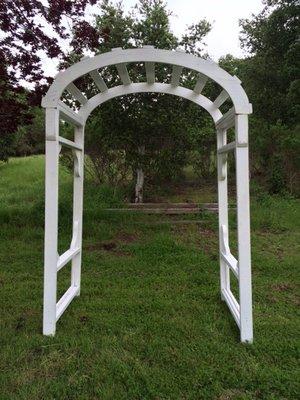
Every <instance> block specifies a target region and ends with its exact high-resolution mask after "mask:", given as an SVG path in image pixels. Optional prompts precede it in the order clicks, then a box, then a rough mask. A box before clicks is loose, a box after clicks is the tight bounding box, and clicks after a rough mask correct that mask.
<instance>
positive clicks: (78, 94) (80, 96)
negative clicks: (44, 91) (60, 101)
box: [66, 82, 88, 104]
mask: <svg viewBox="0 0 300 400" xmlns="http://www.w3.org/2000/svg"><path fill="white" fill-rule="evenodd" d="M66 90H67V91H68V92H69V93H70V94H71V95H72V96H73V97H74V98H75V99H76V100H78V101H79V103H81V104H85V103H87V101H88V99H87V98H86V97H85V95H84V94H83V93H82V92H81V91H80V90H79V89H78V87H77V86H75V85H74V83H73V82H71V83H69V85H68V86H67V87H66Z"/></svg>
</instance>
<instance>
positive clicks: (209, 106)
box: [78, 83, 222, 122]
mask: <svg viewBox="0 0 300 400" xmlns="http://www.w3.org/2000/svg"><path fill="white" fill-rule="evenodd" d="M147 92H149V85H148V83H132V84H131V85H127V86H123V85H119V86H115V87H113V88H111V89H109V90H108V91H107V92H105V93H99V94H97V95H95V96H94V97H91V98H90V99H89V101H88V103H86V104H85V105H84V106H82V107H81V109H80V111H79V113H78V115H79V116H80V117H81V118H82V119H83V120H87V118H88V116H89V115H90V113H91V112H92V111H93V110H94V109H95V108H96V107H98V106H99V105H101V104H103V103H105V102H106V101H108V100H111V99H113V98H115V97H118V96H124V95H126V94H132V93H147ZM151 92H153V93H166V94H171V95H174V96H178V97H183V98H185V99H187V100H190V101H192V102H193V103H195V104H198V105H199V106H201V107H203V108H204V109H205V110H206V111H207V112H208V113H209V114H210V115H211V117H212V119H213V120H214V121H215V122H216V121H217V120H219V119H220V118H221V117H222V113H221V111H220V110H219V109H218V108H216V107H215V106H214V105H213V102H212V101H211V100H209V99H208V98H207V97H205V96H202V95H201V94H200V95H198V96H195V94H194V92H193V91H192V90H190V89H187V88H184V87H182V86H176V87H174V86H172V85H170V84H166V83H154V84H153V85H151Z"/></svg>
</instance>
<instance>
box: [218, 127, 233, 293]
mask: <svg viewBox="0 0 300 400" xmlns="http://www.w3.org/2000/svg"><path fill="white" fill-rule="evenodd" d="M226 143H227V131H226V130H225V129H217V149H218V150H219V149H221V148H222V147H223V146H225V145H226ZM217 158H218V161H217V162H218V204H219V249H220V284H221V299H222V300H225V298H224V292H225V291H226V290H230V275H229V268H228V265H227V264H226V262H225V261H224V259H223V257H222V253H223V251H224V243H223V242H224V241H223V231H224V228H225V229H226V231H227V232H228V183H227V155H226V154H224V155H222V154H219V153H218V155H217Z"/></svg>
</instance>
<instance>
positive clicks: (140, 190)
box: [135, 146, 145, 203]
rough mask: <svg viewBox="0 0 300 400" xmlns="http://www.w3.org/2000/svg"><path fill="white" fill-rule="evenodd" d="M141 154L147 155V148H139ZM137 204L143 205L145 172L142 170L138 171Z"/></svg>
mask: <svg viewBox="0 0 300 400" xmlns="http://www.w3.org/2000/svg"><path fill="white" fill-rule="evenodd" d="M138 152H139V154H141V155H143V154H145V146H139V148H138ZM136 175H137V177H136V185H135V203H143V188H144V172H143V170H142V168H137V170H136Z"/></svg>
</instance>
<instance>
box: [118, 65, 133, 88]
mask: <svg viewBox="0 0 300 400" xmlns="http://www.w3.org/2000/svg"><path fill="white" fill-rule="evenodd" d="M116 68H117V70H118V74H119V75H120V78H121V81H122V82H123V85H130V84H131V79H130V76H129V74H128V71H127V68H126V64H125V63H121V64H116Z"/></svg>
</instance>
